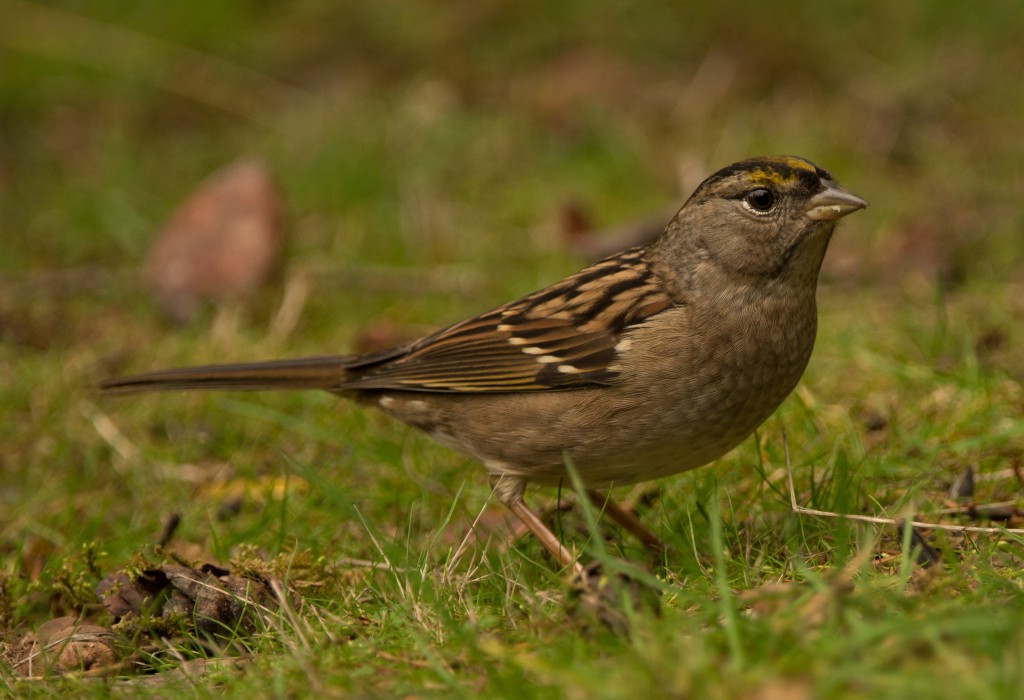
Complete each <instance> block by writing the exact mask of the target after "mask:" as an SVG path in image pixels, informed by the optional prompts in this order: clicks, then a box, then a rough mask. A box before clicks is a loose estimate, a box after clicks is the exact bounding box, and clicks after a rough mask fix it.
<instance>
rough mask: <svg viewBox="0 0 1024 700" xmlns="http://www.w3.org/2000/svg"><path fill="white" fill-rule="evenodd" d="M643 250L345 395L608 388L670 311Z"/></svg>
mask: <svg viewBox="0 0 1024 700" xmlns="http://www.w3.org/2000/svg"><path fill="white" fill-rule="evenodd" d="M672 305H673V304H672V300H671V299H669V298H668V297H667V296H666V295H665V293H664V292H662V291H660V289H659V287H658V284H657V282H656V279H655V277H654V273H653V271H652V270H651V268H650V266H649V265H647V264H646V262H645V260H644V258H643V249H639V248H636V249H632V250H628V251H625V252H623V253H620V254H619V255H615V256H612V257H610V258H607V259H605V260H602V261H601V262H598V263H595V264H594V265H592V266H590V267H588V268H586V269H584V270H582V271H581V272H578V273H577V274H575V275H573V276H572V277H569V278H567V279H565V280H563V281H562V282H559V283H558V284H556V285H553V286H551V287H548V288H547V289H543V290H541V291H539V292H535V293H533V294H531V295H529V296H526V297H523V298H521V299H518V300H516V301H512V302H509V303H508V304H505V305H503V306H499V307H498V308H496V309H492V310H490V311H487V312H485V313H483V314H480V315H479V316H475V317H473V318H471V319H468V320H466V321H463V322H462V323H458V324H456V325H454V326H450V327H449V328H446V329H444V330H441V331H438V332H437V333H435V334H433V335H431V336H428V337H426V338H424V339H423V340H420V341H418V342H416V343H413V344H412V345H410V346H408V347H406V348H405V352H404V353H402V354H400V355H398V356H391V357H387V358H385V359H384V361H382V362H379V363H374V362H369V363H365V364H364V363H360V366H358V367H355V368H353V370H354V372H355V373H356V374H357V376H355V377H354V378H353V379H352V380H351V381H349V382H347V383H346V384H345V385H344V386H343V387H341V388H343V389H349V388H351V389H402V388H405V389H409V390H411V391H442V392H445V391H448V392H488V391H490V392H503V391H539V390H550V389H569V388H578V387H586V386H591V387H594V386H605V385H607V384H609V383H611V382H613V381H614V379H615V377H616V372H615V371H614V370H613V369H612V367H614V365H615V360H616V356H617V351H616V346H617V345H618V343H619V340H620V339H621V337H622V335H623V334H624V333H626V332H627V331H628V330H629V328H630V327H631V326H634V325H636V324H638V323H643V322H644V321H646V320H647V319H648V318H650V317H651V316H653V315H655V314H657V313H659V312H661V311H663V310H665V309H667V308H669V307H671V306H672Z"/></svg>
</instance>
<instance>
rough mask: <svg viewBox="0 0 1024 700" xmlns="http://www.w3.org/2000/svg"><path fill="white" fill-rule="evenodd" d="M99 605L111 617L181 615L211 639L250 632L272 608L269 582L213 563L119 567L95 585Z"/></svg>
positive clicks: (161, 617)
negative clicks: (137, 568) (129, 570)
mask: <svg viewBox="0 0 1024 700" xmlns="http://www.w3.org/2000/svg"><path fill="white" fill-rule="evenodd" d="M97 594H98V595H99V596H100V598H101V599H102V600H103V605H104V606H105V607H106V608H107V611H108V612H110V614H111V615H113V616H114V618H115V619H116V620H122V619H124V618H126V617H127V616H128V615H129V614H131V615H134V616H136V617H138V618H144V619H147V620H154V621H156V623H158V624H159V623H160V621H161V620H162V619H171V618H181V619H184V620H187V621H188V622H189V623H190V624H191V625H192V626H193V627H194V629H195V630H196V631H197V632H199V633H201V634H204V635H208V636H211V637H223V636H230V635H231V634H232V633H233V632H234V631H235V630H237V629H239V628H241V629H243V630H245V631H246V632H252V631H254V630H255V629H256V628H257V626H258V625H257V621H258V618H259V617H260V616H261V614H262V612H263V611H264V610H266V609H268V608H274V607H276V603H275V596H274V593H273V591H272V590H271V587H270V584H269V582H268V581H265V580H263V579H261V578H258V577H250V576H238V575H235V574H232V573H231V572H229V571H228V570H227V569H224V568H221V567H219V566H217V565H216V564H209V563H208V564H203V565H202V566H200V567H198V568H193V567H189V566H182V565H180V564H164V565H162V566H159V567H155V568H152V569H147V570H145V571H142V572H141V573H138V574H134V575H130V574H128V573H127V572H124V571H119V572H116V573H114V574H111V575H110V576H107V577H106V578H104V579H103V580H102V581H101V582H100V583H99V585H98V586H97Z"/></svg>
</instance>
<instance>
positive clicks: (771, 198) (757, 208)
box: [743, 187, 775, 214]
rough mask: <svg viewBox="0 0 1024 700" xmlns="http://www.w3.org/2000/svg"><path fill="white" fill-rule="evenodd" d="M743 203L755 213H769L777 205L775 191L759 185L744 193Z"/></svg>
mask: <svg viewBox="0 0 1024 700" xmlns="http://www.w3.org/2000/svg"><path fill="white" fill-rule="evenodd" d="M743 205H744V206H745V207H746V208H747V209H749V210H750V211H752V212H754V213H755V214H767V213H768V212H770V211H771V210H772V207H774V206H775V193H773V192H772V191H771V190H766V189H764V188H763V187H758V188H757V189H756V190H750V191H749V192H747V193H746V194H745V195H743Z"/></svg>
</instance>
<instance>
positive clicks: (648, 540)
mask: <svg viewBox="0 0 1024 700" xmlns="http://www.w3.org/2000/svg"><path fill="white" fill-rule="evenodd" d="M587 496H588V497H589V498H590V502H591V503H593V504H594V507H595V508H597V509H598V511H601V512H604V513H607V514H608V517H610V518H611V519H612V520H614V521H615V522H617V523H618V524H619V525H621V526H622V527H623V528H624V529H625V530H626V532H628V533H630V534H631V535H633V537H635V538H637V539H638V540H640V542H641V543H643V545H644V546H645V547H647V549H649V550H651V551H652V552H654V553H655V554H661V553H662V552H664V551H665V543H664V542H662V541H661V538H660V537H658V536H657V535H655V534H654V533H653V532H651V531H650V530H649V529H648V528H647V527H646V526H645V525H644V524H643V523H642V522H640V520H639V519H637V517H636V516H635V515H633V513H632V512H631V511H628V510H625V509H623V508H622V507H621V506H619V505H618V504H617V503H615V501H613V500H612V499H610V498H609V497H608V495H607V494H604V493H601V492H600V491H596V490H594V489H589V490H588V491H587Z"/></svg>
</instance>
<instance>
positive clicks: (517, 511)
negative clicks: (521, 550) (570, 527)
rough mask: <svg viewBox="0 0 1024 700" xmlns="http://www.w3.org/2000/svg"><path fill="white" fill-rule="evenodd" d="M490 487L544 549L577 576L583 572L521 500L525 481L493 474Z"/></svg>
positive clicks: (572, 557) (569, 553)
mask: <svg viewBox="0 0 1024 700" xmlns="http://www.w3.org/2000/svg"><path fill="white" fill-rule="evenodd" d="M491 487H492V488H493V489H494V494H495V495H496V496H497V497H498V500H499V501H501V502H502V503H503V504H504V505H505V507H506V508H508V509H509V510H510V511H512V513H513V514H514V515H515V516H516V517H517V518H519V520H520V522H522V523H523V525H525V526H526V529H527V530H529V531H530V532H532V533H533V536H534V537H536V538H537V539H538V540H540V543H541V544H542V545H544V549H546V550H548V552H550V553H551V556H553V557H554V558H555V560H557V561H558V563H559V564H560V565H561V566H563V567H565V568H570V567H571V568H572V570H573V573H574V574H575V575H577V576H581V575H582V574H583V567H582V566H580V563H579V562H578V561H576V557H575V556H573V555H572V553H571V552H570V551H569V550H568V549H566V548H565V546H564V545H563V544H562V543H561V542H560V541H559V540H558V538H557V537H556V536H555V533H553V532H551V530H550V529H549V528H548V526H547V525H545V524H544V522H543V521H542V520H541V519H540V518H539V517H538V516H537V514H536V513H535V512H533V510H532V509H531V508H530V507H529V506H528V505H526V502H525V501H524V500H523V491H525V489H526V482H525V481H523V480H522V479H517V478H515V477H510V476H494V477H492V478H491Z"/></svg>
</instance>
